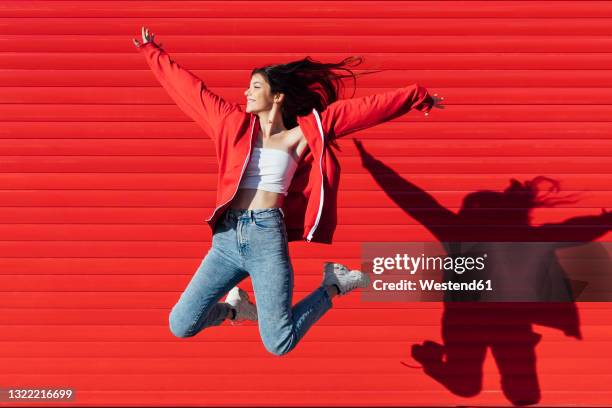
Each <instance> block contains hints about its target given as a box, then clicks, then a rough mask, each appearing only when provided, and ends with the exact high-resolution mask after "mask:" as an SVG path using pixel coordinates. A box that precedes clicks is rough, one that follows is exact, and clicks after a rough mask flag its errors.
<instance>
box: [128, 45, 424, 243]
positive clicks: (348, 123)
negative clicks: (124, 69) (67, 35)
mask: <svg viewBox="0 0 612 408" xmlns="http://www.w3.org/2000/svg"><path fill="white" fill-rule="evenodd" d="M139 51H140V52H142V53H143V54H144V56H145V58H146V61H147V63H148V64H149V66H150V67H151V70H152V71H153V74H155V77H156V78H157V80H158V81H159V82H160V84H161V85H162V86H163V88H164V89H165V90H166V91H167V92H168V94H169V95H170V97H171V98H172V99H173V100H174V102H175V103H176V104H177V105H178V106H179V108H181V109H182V110H183V112H185V113H186V114H187V115H188V116H189V117H191V118H192V119H193V120H194V121H196V123H197V124H198V125H200V127H201V128H202V129H203V130H204V132H205V133H206V134H207V135H208V136H209V137H210V138H211V139H212V140H213V142H214V145H215V151H216V154H217V160H218V162H219V174H218V180H217V199H216V205H215V207H216V208H215V209H214V211H213V212H212V214H211V215H210V217H208V219H207V220H206V222H207V223H208V225H209V226H210V227H211V229H212V230H213V231H214V227H215V222H216V221H217V219H218V218H219V216H220V215H221V214H223V211H224V210H225V209H226V208H227V207H229V205H230V202H231V201H232V199H233V198H234V196H235V195H236V192H237V191H238V185H239V184H240V180H241V178H242V174H243V173H244V170H245V169H246V166H247V164H248V161H249V158H250V155H251V151H252V146H253V144H254V142H255V141H256V137H257V135H258V133H259V117H258V116H257V115H254V114H251V113H246V112H244V111H243V110H242V109H241V108H240V106H239V105H238V104H236V103H231V102H227V101H225V100H224V99H223V98H221V97H219V96H218V95H216V94H214V93H213V92H211V91H210V90H209V89H208V88H207V87H206V85H205V84H204V82H203V81H202V80H201V79H200V78H198V77H196V76H195V75H194V74H192V73H191V72H190V71H188V70H186V69H185V68H183V67H181V66H180V65H179V64H178V63H176V62H174V61H173V60H172V59H171V58H170V57H169V56H168V54H167V53H166V52H165V51H164V50H163V49H162V48H160V47H159V46H158V45H157V44H155V43H154V42H147V43H145V44H143V45H141V46H140V47H139ZM432 105H433V99H432V98H431V96H430V95H429V94H428V93H427V90H426V89H425V88H423V87H422V86H420V85H419V84H412V85H409V86H407V87H404V88H399V89H395V90H392V91H389V92H385V93H380V94H375V95H369V96H365V97H361V98H352V99H344V100H338V101H336V102H334V103H332V104H330V105H329V106H327V108H326V109H325V110H324V111H323V112H317V111H316V110H315V109H313V110H312V112H311V113H309V114H308V115H306V116H298V118H297V122H298V125H299V126H300V128H301V129H302V133H303V134H304V136H305V137H306V140H307V142H308V147H307V148H306V149H305V151H304V153H303V154H302V157H300V159H299V162H298V163H299V164H298V168H297V169H296V171H295V175H294V177H293V180H292V182H291V184H290V186H289V192H288V194H287V196H286V197H285V200H284V203H283V207H282V209H283V212H284V213H285V225H286V227H287V234H288V238H289V241H297V240H302V239H305V240H306V241H309V242H321V243H326V244H330V243H331V242H332V236H333V233H334V231H335V229H336V223H337V220H336V197H337V193H338V182H339V177H340V166H339V164H338V160H337V159H336V156H335V154H334V152H333V150H332V149H331V146H330V142H332V141H333V140H334V139H335V138H338V137H341V136H344V135H347V134H349V133H352V132H355V131H357V130H361V129H366V128H369V127H371V126H374V125H377V124H379V123H382V122H385V121H388V120H390V119H393V118H396V117H398V116H400V115H403V114H405V113H407V112H408V111H410V110H411V109H413V108H414V109H418V110H420V111H423V112H428V111H430V110H431V108H432Z"/></svg>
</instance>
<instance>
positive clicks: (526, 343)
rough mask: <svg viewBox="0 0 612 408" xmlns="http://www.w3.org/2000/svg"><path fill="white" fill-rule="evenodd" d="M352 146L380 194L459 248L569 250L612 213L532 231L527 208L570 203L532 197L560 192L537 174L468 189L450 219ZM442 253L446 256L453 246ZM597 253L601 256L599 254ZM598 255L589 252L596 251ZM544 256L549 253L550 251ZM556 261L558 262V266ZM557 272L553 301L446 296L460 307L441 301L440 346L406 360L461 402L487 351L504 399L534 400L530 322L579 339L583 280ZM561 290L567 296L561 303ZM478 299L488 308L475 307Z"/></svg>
mask: <svg viewBox="0 0 612 408" xmlns="http://www.w3.org/2000/svg"><path fill="white" fill-rule="evenodd" d="M354 142H355V145H356V146H357V149H358V150H359V153H360V155H361V160H362V163H363V165H364V167H365V168H366V169H367V170H368V171H369V172H370V173H371V174H372V176H373V177H374V179H375V180H376V182H377V183H378V184H379V185H380V187H381V188H382V189H383V190H384V191H385V193H386V194H387V195H388V196H389V197H390V198H391V199H392V200H393V201H394V202H395V203H396V204H397V205H398V206H399V207H400V208H402V209H403V210H404V211H405V212H406V213H407V214H408V215H410V216H411V217H413V218H414V219H416V220H417V221H418V222H420V223H421V224H422V225H423V226H425V227H426V228H427V229H428V230H429V231H430V232H431V233H432V234H433V235H434V236H435V237H436V239H437V240H438V241H440V242H443V243H444V242H451V241H452V242H454V243H458V244H459V245H460V243H461V242H466V241H467V242H474V241H477V242H482V243H486V242H551V243H552V242H557V243H560V244H558V246H559V247H566V246H568V247H569V246H575V245H580V244H581V243H585V242H590V241H593V240H595V239H597V238H598V237H600V236H603V235H604V234H605V233H607V232H608V230H609V229H610V224H611V218H612V217H611V215H612V213H609V212H605V211H604V212H603V213H602V214H601V215H598V216H584V217H575V218H571V219H568V220H566V221H564V222H562V223H558V224H545V225H542V226H532V225H531V224H530V212H531V210H532V209H533V208H535V207H538V206H552V205H556V204H562V203H571V202H575V200H573V198H572V197H569V196H566V197H562V198H560V199H552V198H550V197H548V195H550V194H548V195H545V197H544V198H542V197H538V185H540V184H542V183H550V185H552V188H551V189H549V193H553V192H558V190H559V188H558V187H559V185H558V183H557V182H556V181H555V180H552V179H549V178H546V177H537V178H535V179H533V180H531V181H527V182H525V183H521V182H519V181H517V180H515V179H512V180H511V182H510V186H509V187H508V188H507V189H506V190H505V191H503V192H495V191H487V190H482V191H476V192H472V193H470V194H468V195H466V196H465V198H464V200H463V204H462V208H461V209H460V211H459V213H458V214H455V213H454V212H452V211H450V210H448V209H447V208H445V207H443V206H442V205H440V204H439V203H438V202H437V201H436V200H435V199H434V198H433V196H432V195H430V194H429V193H427V192H426V191H424V190H422V189H421V188H419V187H418V186H416V185H415V184H413V183H411V182H410V181H408V180H405V179H403V178H402V177H401V176H400V175H399V174H397V173H396V172H395V171H393V170H392V169H391V168H390V167H388V166H387V165H385V164H384V163H383V162H381V161H380V160H377V159H375V158H374V157H373V156H372V155H370V154H369V153H368V152H367V151H366V150H365V149H364V147H363V145H362V144H361V142H360V141H357V140H354ZM406 193H410V194H406ZM553 249H554V248H553ZM446 250H447V251H448V252H449V254H451V255H452V252H453V248H452V245H450V246H449V247H447V248H446ZM591 250H592V248H591ZM602 251H603V252H604V253H606V252H605V249H602ZM602 251H597V250H595V252H600V253H601V252H602ZM548 253H549V254H550V253H552V254H554V251H549V252H548ZM606 254H607V253H606ZM591 255H592V254H591ZM549 256H550V255H549ZM553 256H554V255H553ZM536 257H537V255H536ZM555 258H556V256H555ZM523 259H531V261H532V262H535V263H536V264H537V262H538V259H534V256H533V254H530V256H526V257H524V258H517V262H515V263H514V264H513V265H512V267H513V270H518V271H522V275H521V280H525V282H527V281H526V279H531V278H530V276H529V272H527V273H526V272H525V270H528V271H529V268H530V266H527V267H525V265H522V264H521V262H523ZM555 261H557V260H556V259H555ZM546 264H550V262H549V261H547V262H546ZM555 264H556V265H560V264H559V262H558V261H557V262H555ZM535 269H537V268H535ZM558 269H559V270H560V272H559V273H558V274H557V276H558V277H559V279H561V280H562V283H563V285H559V287H562V288H564V289H563V290H560V291H558V293H557V294H556V295H555V296H554V297H552V298H551V297H549V298H542V299H537V300H544V301H545V302H514V303H512V302H495V300H496V299H477V300H476V301H474V299H451V298H452V296H453V295H450V296H447V295H446V294H445V300H453V301H459V302H448V301H445V303H444V311H443V317H442V339H443V344H438V343H436V342H433V341H429V340H426V341H424V342H423V344H415V345H413V346H412V356H413V357H414V359H415V360H417V361H418V362H420V363H421V364H422V367H423V370H424V371H425V373H426V374H427V375H429V376H430V377H432V378H433V379H435V380H436V381H438V382H439V383H440V384H442V385H443V386H445V387H446V388H447V389H448V390H449V391H451V392H453V393H454V394H456V395H460V396H463V397H472V396H476V395H478V394H479V393H480V392H481V389H482V378H483V364H484V359H485V356H486V351H487V348H488V347H490V348H491V352H492V354H493V356H494V358H495V362H496V364H497V367H498V369H499V372H500V375H501V386H502V390H503V392H504V395H505V396H506V398H508V400H509V401H510V402H512V403H513V404H514V405H529V404H534V403H537V402H539V401H540V398H541V391H540V386H539V382H538V375H537V370H536V353H535V346H536V345H537V344H538V342H539V341H540V340H541V337H542V336H541V335H540V334H538V333H535V332H534V331H533V327H532V325H533V324H539V325H543V326H547V327H551V328H556V329H558V330H561V331H562V332H563V333H565V335H567V336H570V337H574V338H576V339H581V338H582V335H581V332H580V322H579V316H578V310H577V308H576V304H575V303H574V302H573V299H575V297H574V298H572V294H574V295H575V294H576V293H577V291H580V290H582V289H584V286H585V284H586V283H585V282H582V281H579V280H575V281H570V280H569V279H567V278H566V274H565V272H564V271H563V268H562V267H560V266H559V268H558ZM531 271H532V270H531ZM533 279H535V276H534V278H533ZM531 282H532V281H529V283H531ZM527 286H529V285H527ZM523 287H525V285H523ZM563 293H565V294H566V295H567V297H566V298H564V296H563ZM536 296H537V294H536ZM466 300H468V301H466ZM478 300H480V301H482V300H485V301H486V302H487V303H479V302H478ZM560 300H561V301H560ZM563 300H565V301H563ZM546 301H547V302H546ZM551 301H552V302H551Z"/></svg>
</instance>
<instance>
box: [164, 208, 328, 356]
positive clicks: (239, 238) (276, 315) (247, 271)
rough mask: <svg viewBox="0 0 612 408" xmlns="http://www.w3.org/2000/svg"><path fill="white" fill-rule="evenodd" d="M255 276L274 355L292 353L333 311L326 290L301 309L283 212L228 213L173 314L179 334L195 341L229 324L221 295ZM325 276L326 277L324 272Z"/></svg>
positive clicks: (262, 324)
mask: <svg viewBox="0 0 612 408" xmlns="http://www.w3.org/2000/svg"><path fill="white" fill-rule="evenodd" d="M249 275H250V276H251V280H252V282H253V290H254V292H255V303H256V305H257V312H258V325H259V334H260V335H261V339H262V341H263V344H264V346H265V348H266V350H268V351H269V352H270V353H272V354H275V355H283V354H286V353H288V352H289V351H291V350H292V349H293V348H294V347H295V346H296V345H297V343H298V342H299V341H300V339H302V337H303V336H304V335H305V334H306V332H307V331H308V329H309V328H310V327H311V326H312V325H313V324H314V323H315V322H316V321H317V320H319V318H321V316H323V314H325V312H326V311H328V310H329V309H330V308H331V307H332V302H331V299H330V297H329V295H328V293H327V290H325V288H324V287H323V286H320V287H319V288H317V289H316V290H314V291H313V292H312V293H310V294H309V295H308V296H306V297H305V298H304V299H302V300H301V301H300V302H299V303H297V304H296V305H295V306H293V307H292V306H291V305H292V298H293V286H294V284H293V267H292V265H291V260H290V259H289V247H288V245H287V230H286V228H285V222H284V218H283V214H282V210H280V209H279V208H264V209H255V210H237V209H228V210H226V212H225V214H223V216H222V217H220V219H219V221H218V222H217V224H216V225H215V231H214V234H213V239H212V247H211V248H210V250H209V251H208V254H207V255H206V257H205V258H204V260H203V261H202V263H201V264H200V266H199V268H198V269H197V271H196V272H195V274H194V275H193V277H192V279H191V281H190V282H189V284H188V286H187V288H186V289H185V291H184V292H183V294H182V295H181V297H180V299H179V301H178V303H177V304H176V305H175V306H174V307H173V308H172V311H171V313H170V318H169V320H170V330H171V331H172V333H173V334H174V335H175V336H178V337H190V336H194V335H195V334H197V333H198V332H199V331H201V330H202V329H204V328H206V327H209V326H217V325H219V324H221V323H222V322H223V320H224V319H225V317H226V316H227V313H228V310H229V309H228V308H229V306H228V305H227V304H226V303H220V302H219V300H220V299H221V297H223V296H224V295H226V294H227V292H229V290H230V289H231V288H232V287H234V286H235V285H237V284H238V283H239V282H240V281H242V280H243V279H244V278H246V277H247V276H249ZM321 275H322V274H321Z"/></svg>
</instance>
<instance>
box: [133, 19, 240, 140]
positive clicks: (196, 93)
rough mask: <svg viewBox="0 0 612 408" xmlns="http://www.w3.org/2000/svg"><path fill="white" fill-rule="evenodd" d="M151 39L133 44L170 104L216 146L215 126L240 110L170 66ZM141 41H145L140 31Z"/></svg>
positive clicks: (169, 60) (189, 76)
mask: <svg viewBox="0 0 612 408" xmlns="http://www.w3.org/2000/svg"><path fill="white" fill-rule="evenodd" d="M145 33H147V34H146V36H145ZM152 38H153V37H150V39H151V41H147V42H144V43H143V44H138V42H137V41H134V43H135V44H136V46H137V47H138V50H139V51H140V52H141V53H142V54H143V55H144V56H145V58H146V61H147V63H148V64H149V66H150V67H151V70H152V71H153V74H154V75H155V77H156V78H157V80H158V81H159V83H160V84H161V85H162V87H163V88H164V89H165V90H166V92H168V95H170V97H171V98H172V100H173V101H174V102H175V103H176V104H177V105H178V107H179V108H180V109H181V110H182V111H183V112H185V114H186V115H188V116H189V117H190V118H192V119H193V120H194V121H195V122H196V123H197V124H198V125H199V126H200V127H201V128H202V129H204V131H205V132H206V134H207V135H208V136H209V137H210V138H211V139H213V140H214V141H215V142H216V135H217V131H218V129H219V124H220V123H221V121H223V119H224V118H225V117H227V115H229V114H230V113H232V112H234V111H241V109H240V106H239V105H238V104H234V103H229V102H226V101H225V100H224V99H223V98H221V97H220V96H218V95H216V94H214V93H213V92H211V91H210V90H208V89H207V87H206V85H205V84H204V82H203V81H202V80H201V79H200V78H198V77H197V76H195V75H194V74H192V73H191V72H190V71H188V70H187V69H185V68H183V67H182V66H181V65H179V64H178V63H176V62H174V61H173V60H172V59H171V58H170V57H169V56H168V54H167V53H166V52H165V51H164V50H163V49H162V48H161V47H160V46H159V45H157V44H156V43H155V42H154V41H152ZM143 39H145V40H149V37H148V30H146V31H145V28H144V27H143Z"/></svg>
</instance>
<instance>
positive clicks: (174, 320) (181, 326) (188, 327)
mask: <svg viewBox="0 0 612 408" xmlns="http://www.w3.org/2000/svg"><path fill="white" fill-rule="evenodd" d="M177 306H178V304H177V305H175V306H174V307H173V308H172V310H171V311H170V314H169V315H168V326H169V328H170V332H171V333H172V334H173V335H174V336H176V337H181V338H185V337H192V336H194V335H195V332H194V330H193V328H194V325H193V322H192V321H189V319H186V318H185V316H184V314H181V313H179V310H178V307H177Z"/></svg>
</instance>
